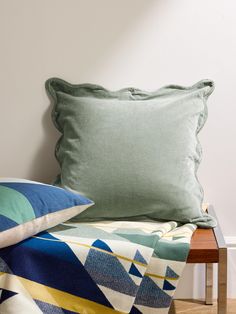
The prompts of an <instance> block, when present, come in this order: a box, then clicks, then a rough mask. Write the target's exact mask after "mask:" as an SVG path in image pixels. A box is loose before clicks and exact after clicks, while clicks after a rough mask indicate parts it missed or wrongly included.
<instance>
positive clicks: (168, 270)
mask: <svg viewBox="0 0 236 314" xmlns="http://www.w3.org/2000/svg"><path fill="white" fill-rule="evenodd" d="M165 277H169V278H176V279H178V278H179V275H178V274H176V272H175V271H173V269H172V268H170V267H169V266H167V268H166V275H165Z"/></svg>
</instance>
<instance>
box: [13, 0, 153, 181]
mask: <svg viewBox="0 0 236 314" xmlns="http://www.w3.org/2000/svg"><path fill="white" fill-rule="evenodd" d="M154 2H155V0H149V1H148V2H147V1H146V0H130V1H129V3H128V4H127V3H126V2H125V1H110V0H101V1H99V3H96V2H94V1H71V2H70V5H69V6H68V5H67V4H66V5H65V2H63V1H62V2H57V5H55V3H54V1H52V2H49V3H48V2H47V4H46V5H47V7H46V10H45V7H44V6H45V4H44V3H43V4H41V2H40V5H39V3H38V4H35V2H34V4H35V5H29V6H28V7H27V8H25V10H27V12H28V11H29V12H28V13H36V12H35V11H36V10H37V14H33V15H32V14H27V17H26V18H27V19H28V20H27V21H26V22H24V23H26V26H27V24H31V25H32V28H33V30H34V32H35V36H34V38H33V43H32V42H31V43H30V46H31V47H32V48H31V50H32V49H35V48H34V44H35V47H36V48H37V49H40V50H39V51H38V50H37V51H35V54H37V56H38V57H39V58H40V60H39V62H38V64H37V65H35V63H34V65H32V66H33V67H35V66H36V67H37V68H36V69H34V70H35V71H34V73H35V75H37V78H36V77H35V78H34V81H33V83H34V84H35V86H34V88H35V92H37V93H41V90H40V91H39V89H40V88H41V87H42V85H41V84H42V83H43V82H44V81H46V79H48V78H49V77H61V78H63V79H65V80H68V81H69V82H71V83H85V82H91V83H99V73H98V72H99V70H98V69H99V65H101V64H104V63H106V62H105V61H106V60H105V59H106V57H107V53H108V51H110V50H111V49H112V47H114V46H115V45H116V44H117V43H119V41H120V40H121V39H122V37H123V36H124V35H125V34H126V32H127V31H129V30H130V29H132V27H133V25H134V24H135V23H138V21H139V20H140V19H142V16H145V14H146V13H147V11H149V10H150V9H151V7H152V5H153V3H154ZM20 9H21V8H20V7H19V10H20ZM20 12H21V11H20ZM20 14H21V15H23V16H22V17H24V14H25V13H24V12H21V13H20ZM41 14H42V15H43V17H44V18H43V19H41V18H40V16H41ZM30 16H34V20H32V21H31V17H30ZM23 20H24V21H25V19H23ZM59 21H60V23H59ZM62 22H63V23H62ZM51 25H56V29H55V28H54V27H51ZM49 26H50V27H49ZM25 31H26V32H27V29H25ZM27 44H28V43H26V45H27ZM42 47H47V50H46V51H45V49H44V48H42ZM25 62H27V69H26V70H30V71H31V69H29V67H30V64H29V63H28V61H25ZM111 79H112V78H110V80H111ZM39 82H40V85H39V86H38V84H39ZM31 84H32V83H31ZM36 84H37V87H36ZM101 84H102V83H101ZM44 92H45V91H44ZM45 93H46V92H45ZM42 99H44V98H42ZM51 109H52V104H51V105H49V107H48V109H47V110H46V111H45V112H44V113H43V117H42V129H43V134H44V137H43V140H42V141H41V143H37V149H36V150H35V155H34V156H32V158H31V159H32V163H31V164H30V165H28V168H27V169H28V170H27V171H28V175H27V178H29V179H32V180H38V181H42V182H47V183H49V182H52V181H53V180H54V178H55V176H56V175H57V173H58V172H59V167H58V164H57V161H56V159H55V157H54V148H55V144H56V142H57V140H58V138H59V136H60V134H59V133H58V132H57V131H56V129H55V128H54V126H53V123H52V122H51Z"/></svg>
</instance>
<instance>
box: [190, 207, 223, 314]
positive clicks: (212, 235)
mask: <svg viewBox="0 0 236 314" xmlns="http://www.w3.org/2000/svg"><path fill="white" fill-rule="evenodd" d="M207 212H208V213H209V214H210V215H212V216H213V217H215V218H216V214H215V211H214V209H213V207H212V206H211V205H209V206H208V207H207ZM216 219H217V218H216ZM187 263H204V264H206V268H205V269H206V276H205V303H206V304H208V305H211V304H212V303H213V263H217V264H218V299H217V302H218V307H217V313H218V314H226V313H227V247H226V244H225V241H224V237H223V235H222V232H221V229H220V225H219V222H218V225H217V227H216V228H214V229H197V230H196V231H195V232H194V234H193V237H192V240H191V247H190V252H189V256H188V259H187Z"/></svg>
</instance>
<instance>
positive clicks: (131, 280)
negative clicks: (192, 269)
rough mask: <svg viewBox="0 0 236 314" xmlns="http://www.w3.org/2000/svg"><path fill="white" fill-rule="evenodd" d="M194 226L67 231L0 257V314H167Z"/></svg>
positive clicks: (87, 226)
mask: <svg viewBox="0 0 236 314" xmlns="http://www.w3.org/2000/svg"><path fill="white" fill-rule="evenodd" d="M195 229H196V226H195V225H193V224H185V225H182V226H181V225H180V226H178V225H177V223H176V222H173V221H172V222H165V223H163V222H127V221H113V222H107V221H106V222H96V223H68V222H67V223H64V224H60V225H58V226H56V227H54V228H51V229H49V230H47V231H46V232H42V233H40V234H38V235H36V236H34V237H31V238H29V239H27V240H25V241H22V242H21V243H19V244H16V245H12V246H10V247H6V248H3V249H1V250H0V313H2V314H16V313H17V314H39V313H45V314H73V313H81V314H97V313H98V314H109V313H110V314H113V313H131V314H138V313H144V314H145V313H153V314H154V313H156V314H167V313H168V311H169V307H170V305H171V301H172V298H173V295H174V292H175V290H176V286H177V284H178V281H179V278H180V276H181V274H182V271H183V269H184V266H185V262H186V259H187V256H188V253H189V247H190V240H191V237H192V233H193V231H194V230H195Z"/></svg>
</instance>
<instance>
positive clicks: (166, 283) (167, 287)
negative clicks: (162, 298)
mask: <svg viewBox="0 0 236 314" xmlns="http://www.w3.org/2000/svg"><path fill="white" fill-rule="evenodd" d="M163 290H175V286H173V285H172V284H171V283H170V282H169V281H167V280H164V285H163Z"/></svg>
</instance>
